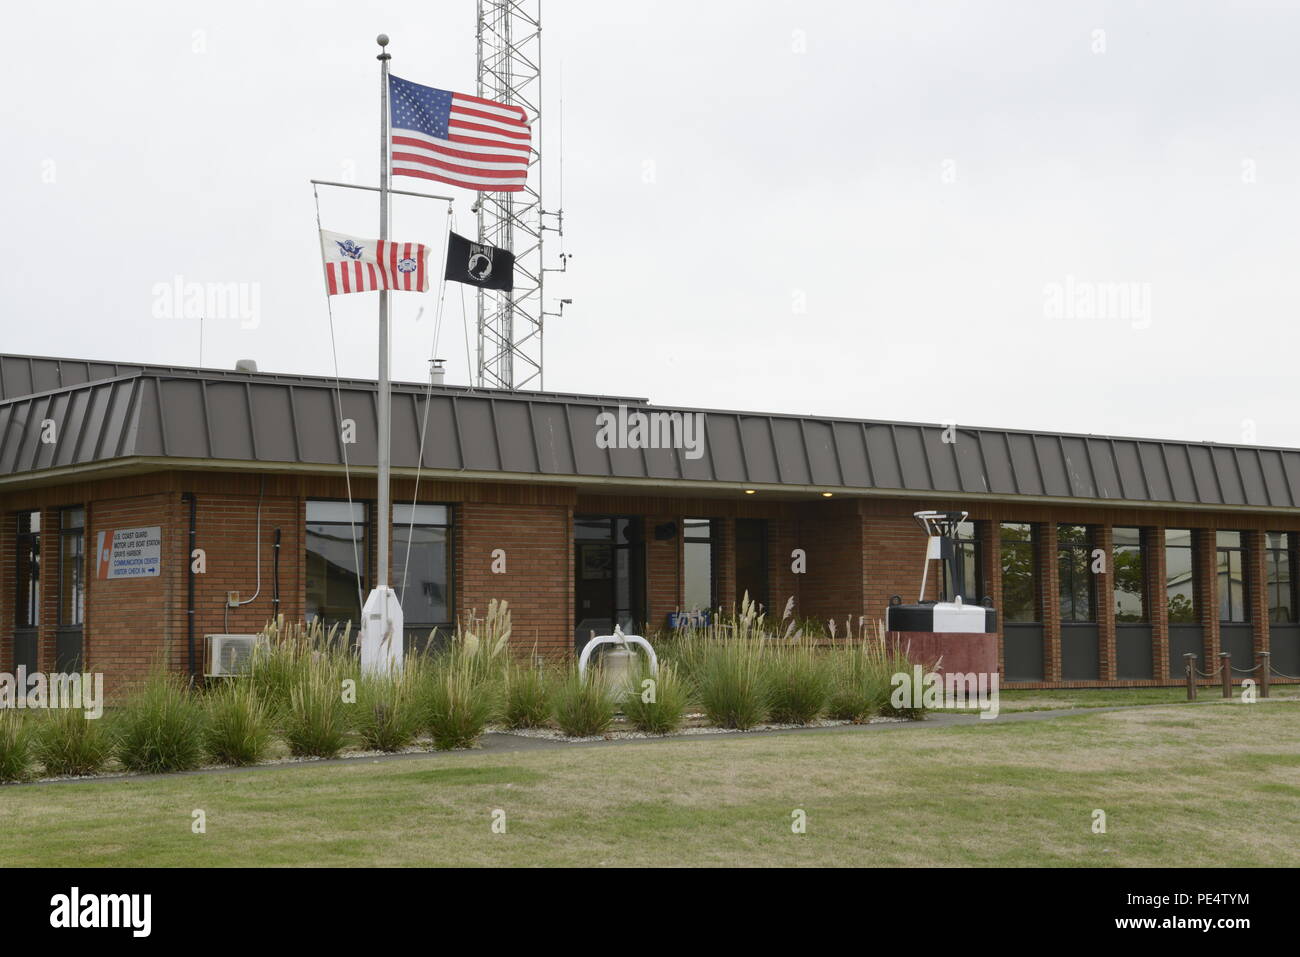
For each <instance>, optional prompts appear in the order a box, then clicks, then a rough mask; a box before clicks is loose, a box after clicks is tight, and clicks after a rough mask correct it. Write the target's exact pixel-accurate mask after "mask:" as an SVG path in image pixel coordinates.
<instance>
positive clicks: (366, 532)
mask: <svg viewBox="0 0 1300 957" xmlns="http://www.w3.org/2000/svg"><path fill="white" fill-rule="evenodd" d="M317 502H320V503H338V504H340V505H351V506H353V507H354V508H355V507H356V506H358V505H359V506H361V509H362V516H363V517H362V520H361V521H360V522H342V521H334V520H327V521H314V522H313V521H312V519H311V515H310V510H311V506H312V505H313V504H314V503H317ZM375 511H376V506H375V503H374V502H372V501H370V500H369V499H356V498H354V499H352V500H351V501H349V500H348V499H346V498H324V497H322V498H316V497H313V498H308V499H304V501H303V568H302V574H303V618H304V619H306V620H311V619H310V612H308V610H307V602H308V601H309V600H310V598H309V596H308V595H307V594H306V588H307V554H308V549H307V529H308V527H309V526H312V525H336V526H338V527H339V528H347V529H349V530H350V529H352V528H353V527H354V526H356V525H360V526H361V536H360V539H359V540H358V539H357V538H356V537H354V538H353V541H356V543H357V546H358V554H359V556H360V559H361V589H360V591H361V594H360V597H359V601H360V603H361V606H360V607H358V608H357V618H356V620H355V621H353V622H352V636H353V639H354V640H355V637H356V636H357V635H358V634H359V633H360V630H361V614H362V610H363V608H364V606H365V602H366V595H367V594H369V591H370V589H371V588H372V587H373V581H374V577H373V576H374V561H373V559H374V557H375V556H374V554H373V553H374V536H375V521H374V517H375ZM353 578H354V580H355V578H356V575H355V573H354V575H353ZM316 617H318V618H322V619H323V620H324V625H325V627H326V629H328V628H330V627H331V626H333V625H335V624H339V625H342V624H344V623H345V622H346V621H347V619H342V620H339V621H334V620H331V619H328V618H325V616H323V615H321V614H320V613H319V612H317V613H316Z"/></svg>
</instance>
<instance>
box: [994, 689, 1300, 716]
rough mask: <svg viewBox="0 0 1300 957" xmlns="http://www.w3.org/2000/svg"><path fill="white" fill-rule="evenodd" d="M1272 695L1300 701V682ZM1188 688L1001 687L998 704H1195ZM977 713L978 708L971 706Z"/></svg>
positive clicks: (1035, 707) (1018, 707) (1016, 707)
mask: <svg viewBox="0 0 1300 957" xmlns="http://www.w3.org/2000/svg"><path fill="white" fill-rule="evenodd" d="M1232 694H1233V696H1234V697H1241V688H1240V686H1233V689H1232ZM1269 696H1270V697H1272V698H1282V699H1289V700H1292V701H1295V700H1300V685H1274V686H1273V687H1272V688H1270V689H1269ZM1196 700H1197V702H1198V703H1199V702H1202V701H1211V700H1219V701H1222V700H1223V690H1222V688H1221V687H1220V686H1219V685H1214V686H1213V687H1206V686H1202V687H1201V688H1199V689H1198V690H1197V692H1196ZM1191 703H1192V702H1189V701H1188V700H1187V688H1186V687H1185V686H1184V687H1177V688H1067V689H1047V690H1035V689H1020V688H1014V689H1011V690H1007V689H1005V688H1004V689H1001V690H1000V691H999V693H998V704H999V707H1000V709H1001V710H1002V711H1053V710H1056V709H1058V708H1122V707H1126V706H1130V705H1143V704H1191ZM970 710H971V712H972V713H974V709H970Z"/></svg>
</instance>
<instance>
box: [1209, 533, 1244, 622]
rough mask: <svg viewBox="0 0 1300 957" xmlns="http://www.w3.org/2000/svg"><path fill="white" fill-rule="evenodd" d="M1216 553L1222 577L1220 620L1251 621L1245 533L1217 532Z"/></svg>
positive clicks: (1220, 576) (1215, 538)
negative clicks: (1243, 540) (1243, 534)
mask: <svg viewBox="0 0 1300 957" xmlns="http://www.w3.org/2000/svg"><path fill="white" fill-rule="evenodd" d="M1214 553H1215V555H1214V557H1215V567H1216V568H1217V570H1218V572H1217V573H1218V576H1219V621H1228V622H1242V621H1250V606H1249V605H1248V604H1247V602H1246V596H1247V595H1249V594H1250V583H1249V581H1248V575H1247V572H1246V548H1245V545H1244V543H1243V542H1242V534H1241V532H1215V533H1214Z"/></svg>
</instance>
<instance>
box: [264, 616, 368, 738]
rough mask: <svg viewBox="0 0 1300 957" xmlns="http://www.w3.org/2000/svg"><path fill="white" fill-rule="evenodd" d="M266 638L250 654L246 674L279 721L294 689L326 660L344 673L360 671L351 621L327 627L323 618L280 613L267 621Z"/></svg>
mask: <svg viewBox="0 0 1300 957" xmlns="http://www.w3.org/2000/svg"><path fill="white" fill-rule="evenodd" d="M262 638H263V641H262V642H261V643H259V644H258V645H257V646H256V647H255V648H254V649H253V653H252V655H250V656H249V660H248V668H247V672H246V674H247V680H248V681H249V682H250V683H251V684H252V687H253V690H254V692H256V694H257V697H258V698H259V699H260V700H261V701H262V702H263V703H264V704H265V705H266V707H267V709H268V710H269V711H270V713H271V715H272V718H273V720H274V721H276V722H279V721H281V720H282V719H283V718H284V716H285V715H286V714H287V713H288V711H289V708H290V698H291V696H292V693H293V689H294V688H295V687H296V686H297V685H299V684H301V683H302V682H303V681H304V680H305V679H306V677H307V676H308V674H309V673H310V672H311V671H312V670H313V669H317V670H318V669H320V668H321V667H322V664H323V663H324V664H325V665H328V666H329V667H332V668H333V669H334V670H336V671H340V672H342V671H351V672H354V673H355V672H356V671H357V667H356V661H357V653H356V651H355V649H353V647H352V640H351V623H348V624H334V625H332V626H330V628H328V629H326V628H325V625H324V622H322V621H321V620H320V619H319V618H317V619H315V620H313V621H310V622H307V623H303V622H290V621H286V620H285V618H284V616H283V615H280V616H277V617H276V618H274V619H272V620H271V621H269V622H267V624H266V627H265V628H263V629H262Z"/></svg>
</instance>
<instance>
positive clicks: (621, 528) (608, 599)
mask: <svg viewBox="0 0 1300 957" xmlns="http://www.w3.org/2000/svg"><path fill="white" fill-rule="evenodd" d="M643 530H644V523H643V522H642V520H641V518H640V517H638V516H629V515H575V516H574V517H573V560H574V569H573V588H574V595H573V614H574V630H573V643H574V647H575V648H582V646H583V645H585V644H586V643H587V642H588V641H590V640H591V636H592V634H593V633H594V634H597V635H608V634H611V633H612V632H613V630H614V626H615V625H618V626H620V627H621V628H622V629H623V632H624V633H625V634H631V635H635V634H640V632H641V628H642V626H643V625H644V622H645V539H644V535H643Z"/></svg>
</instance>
